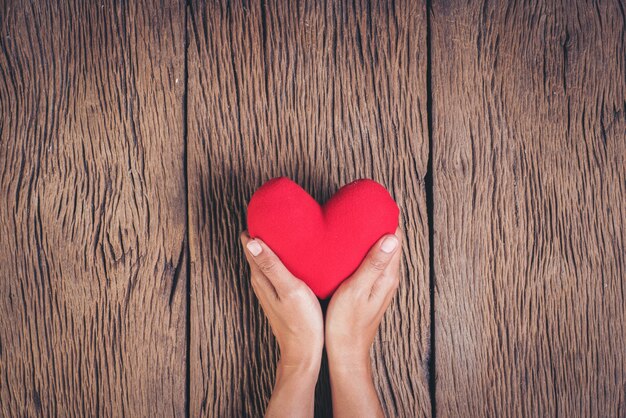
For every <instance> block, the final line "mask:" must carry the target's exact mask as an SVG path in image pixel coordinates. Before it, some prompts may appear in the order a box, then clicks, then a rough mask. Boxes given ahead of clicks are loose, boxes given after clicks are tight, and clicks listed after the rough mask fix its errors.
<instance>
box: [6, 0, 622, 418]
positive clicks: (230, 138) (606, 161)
mask: <svg viewBox="0 0 626 418" xmlns="http://www.w3.org/2000/svg"><path fill="white" fill-rule="evenodd" d="M625 9H626V4H624V3H623V1H620V0H610V1H596V2H585V1H583V0H576V1H563V2H552V1H548V0H538V1H535V2H509V3H505V2H489V1H486V0H484V1H474V0H470V1H456V0H454V1H453V0H449V1H448V0H433V1H432V2H418V1H411V0H395V1H367V2H365V1H334V2H330V1H328V2H322V1H319V2H318V1H315V2H302V3H300V2H290V1H286V0H266V1H261V2H259V1H253V2H242V1H222V2H217V1H216V2H202V1H199V0H198V1H196V0H191V1H190V2H188V3H185V2H183V1H171V2H167V1H165V2H155V1H150V0H141V1H123V2H113V1H111V0H104V1H99V2H89V1H88V2H84V1H82V0H73V1H65V2H37V1H34V2H21V1H10V0H0V110H1V112H0V197H1V199H0V415H2V416H37V415H43V416H50V415H57V416H58V415H60V416H94V415H104V416H125V415H128V416H153V415H158V416H193V417H195V416H208V417H231V416H233V417H238V416H260V415H262V413H263V410H264V407H265V405H266V403H267V401H268V399H269V396H270V393H271V388H272V384H273V380H274V371H275V370H274V369H275V365H276V360H277V354H278V353H277V346H276V343H275V340H274V339H273V337H272V334H271V330H270V328H269V326H268V324H267V322H266V320H265V318H264V316H263V314H262V311H261V309H260V307H259V305H258V303H257V301H256V299H255V297H254V294H253V292H252V290H251V287H250V286H249V285H248V274H249V272H248V269H247V266H246V263H245V258H244V256H243V254H242V252H241V248H240V244H239V240H238V235H239V232H240V231H241V230H243V229H244V228H245V213H246V204H247V201H248V199H249V198H250V196H251V194H252V193H253V192H254V190H255V189H256V188H257V187H258V186H260V185H261V184H262V183H263V182H264V181H266V180H268V179H269V178H272V177H274V176H279V175H286V176H289V177H291V178H293V179H294V180H295V181H297V182H298V183H300V184H301V185H302V186H303V187H304V188H305V189H307V190H308V191H309V192H310V193H311V194H312V195H313V196H314V197H315V198H316V199H318V200H319V201H324V200H326V199H328V197H329V196H331V195H332V194H333V193H334V192H335V191H336V190H337V189H338V188H339V187H341V186H342V185H343V184H346V183H349V182H350V181H352V180H354V179H357V178H359V177H370V178H373V179H375V180H377V181H379V182H381V183H382V184H384V185H385V186H386V187H387V188H388V189H389V191H390V193H391V194H392V196H393V197H394V198H395V199H396V201H397V202H398V204H399V206H400V208H401V225H402V227H403V229H404V231H405V235H406V236H407V240H406V245H405V247H404V249H403V251H404V263H403V268H402V282H401V286H400V289H399V292H398V295H397V296H396V298H395V299H394V302H393V303H392V305H391V307H390V309H389V312H388V313H387V314H386V316H385V319H384V321H383V324H382V326H381V331H380V333H379V336H378V337H377V340H376V342H375V345H374V349H373V350H372V361H373V364H374V371H375V383H376V387H377V389H378V391H379V394H380V397H381V399H382V403H383V408H384V409H385V411H386V413H387V414H388V416H402V417H404V416H406V417H415V416H427V417H434V416H445V417H456V416H472V417H474V416H475V417H483V416H523V417H527V416H563V417H579V416H580V417H586V416H589V417H626V203H625V202H626V162H625V157H626V41H625V36H626V13H625ZM331 410H332V405H331V402H330V392H329V382H328V370H327V365H326V363H324V364H323V367H322V372H321V374H320V379H319V384H318V387H317V398H316V415H318V416H329V415H330V414H331Z"/></svg>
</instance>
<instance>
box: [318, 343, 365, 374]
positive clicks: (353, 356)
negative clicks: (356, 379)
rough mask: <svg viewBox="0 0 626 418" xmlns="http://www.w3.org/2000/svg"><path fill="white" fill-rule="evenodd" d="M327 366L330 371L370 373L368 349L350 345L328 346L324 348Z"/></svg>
mask: <svg viewBox="0 0 626 418" xmlns="http://www.w3.org/2000/svg"><path fill="white" fill-rule="evenodd" d="M326 354H327V356H328V365H329V368H330V369H331V370H333V369H334V370H336V371H347V372H351V371H353V372H362V371H366V372H369V371H371V367H372V363H371V359H370V350H369V347H361V346H359V345H358V344H352V345H332V344H331V345H329V346H328V347H326Z"/></svg>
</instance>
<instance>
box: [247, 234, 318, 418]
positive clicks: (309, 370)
mask: <svg viewBox="0 0 626 418" xmlns="http://www.w3.org/2000/svg"><path fill="white" fill-rule="evenodd" d="M240 239H241V242H242V244H243V246H244V252H245V255H246V259H247V260H248V263H249V264H250V276H251V277H250V281H251V283H252V288H253V290H254V293H255V294H256V296H257V298H258V299H259V302H260V304H261V307H262V308H263V312H265V316H267V319H268V320H269V323H270V325H271V327H272V332H273V333H274V336H275V337H276V340H277V341H278V345H279V347H280V360H279V362H278V368H277V370H276V384H275V386H274V391H273V392H272V397H271V399H270V402H269V404H268V407H267V411H266V416H292V417H296V416H313V408H314V396H315V384H316V382H317V377H318V375H319V369H320V364H321V359H322V351H323V349H324V319H323V316H322V310H321V308H320V304H319V301H318V299H317V297H316V296H315V294H314V293H313V292H312V291H311V289H310V288H309V287H308V286H307V285H306V284H305V283H304V282H303V281H301V280H300V279H298V278H296V277H294V276H293V275H292V274H291V273H290V272H289V270H287V268H286V267H285V266H284V265H283V263H282V262H281V261H280V259H279V258H278V256H276V254H274V252H273V251H272V250H271V249H270V248H269V247H268V246H267V245H266V244H265V243H264V242H263V241H261V240H260V239H258V238H256V239H251V238H250V236H249V235H248V233H247V231H244V232H242V233H241V236H240Z"/></svg>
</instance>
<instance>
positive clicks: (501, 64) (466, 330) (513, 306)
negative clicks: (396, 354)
mask: <svg viewBox="0 0 626 418" xmlns="http://www.w3.org/2000/svg"><path fill="white" fill-rule="evenodd" d="M625 23H626V18H625V15H624V4H623V3H620V2H618V1H606V2H597V3H596V2H593V3H592V2H589V3H588V2H583V1H573V2H569V1H568V2H549V1H538V2H531V3H528V2H523V3H522V2H510V3H509V4H508V5H502V4H500V3H498V2H487V1H484V2H483V1H469V2H465V1H463V2H462V1H435V2H434V3H433V10H432V20H431V28H432V50H431V51H432V95H433V109H432V118H433V132H432V140H433V145H432V146H433V148H432V149H433V170H434V171H433V175H434V193H433V195H434V214H435V216H434V218H435V219H434V234H435V243H434V248H435V253H434V255H435V274H436V300H435V315H436V320H435V335H436V344H435V347H436V370H437V372H436V378H437V389H436V404H437V414H438V416H441V417H446V416H453V417H456V416H498V417H504V416H564V417H583V416H588V417H618V416H620V417H623V416H626V352H625V350H624V347H626V319H625V318H626V298H625V290H626V280H625V278H626V260H625V258H624V255H625V254H626V247H625V242H626V207H625V204H624V202H626V165H625V161H624V159H625V157H626V121H625V114H626V101H625V99H626V67H625V65H626V62H625V58H626V45H625V44H624V36H625Z"/></svg>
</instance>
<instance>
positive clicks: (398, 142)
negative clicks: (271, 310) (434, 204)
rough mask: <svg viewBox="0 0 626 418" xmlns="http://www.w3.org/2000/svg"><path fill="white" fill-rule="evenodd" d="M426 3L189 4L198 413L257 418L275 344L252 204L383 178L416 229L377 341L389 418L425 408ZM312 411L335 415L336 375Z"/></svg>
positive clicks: (323, 382)
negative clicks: (261, 289)
mask: <svg viewBox="0 0 626 418" xmlns="http://www.w3.org/2000/svg"><path fill="white" fill-rule="evenodd" d="M425 12H426V8H425V4H424V3H418V2H411V1H408V0H406V1H398V2H395V3H390V2H384V1H381V2H376V1H374V2H371V3H365V2H349V3H348V2H338V3H334V2H319V3H313V2H311V3H307V4H302V5H296V4H295V3H292V2H289V1H284V0H279V1H269V2H267V3H265V2H257V1H253V2H250V3H247V2H239V1H234V2H208V4H206V3H202V2H198V1H192V5H191V10H190V16H189V36H190V44H189V51H188V54H189V56H188V62H189V67H188V68H189V82H188V92H189V96H188V112H189V113H188V121H189V131H188V146H189V148H188V149H189V169H188V178H189V209H190V231H189V235H190V265H191V270H190V274H191V279H190V281H191V335H190V364H191V368H190V400H189V402H190V404H189V408H190V415H191V416H200V415H202V416H260V415H262V413H263V411H264V408H265V406H266V404H267V401H268V399H269V396H270V393H271V389H272V385H273V382H274V372H275V364H276V359H277V348H276V343H275V341H274V339H273V337H272V334H271V330H270V328H269V326H268V324H267V322H266V320H265V318H264V315H263V313H262V311H261V309H260V307H259V305H258V303H257V301H256V299H255V297H254V294H253V292H252V289H251V287H250V286H249V283H248V280H249V271H248V267H247V265H246V263H245V258H244V255H243V253H242V250H241V246H240V242H239V239H238V237H239V233H240V232H241V231H242V230H243V229H245V228H246V225H245V214H246V205H247V201H248V199H249V198H250V196H251V195H252V193H253V191H254V190H255V189H256V188H257V187H258V186H260V185H261V184H262V183H263V182H264V181H266V180H268V179H269V178H272V177H275V176H279V175H286V176H289V177H291V178H292V179H294V180H295V181H297V182H299V183H300V184H301V185H302V186H303V187H304V188H305V189H306V190H308V191H309V192H310V193H311V194H312V195H313V196H314V197H315V198H316V199H318V201H325V200H326V199H328V198H329V197H330V196H331V195H332V194H333V193H334V192H335V191H336V190H337V189H338V188H339V187H340V186H342V185H344V184H346V183H349V182H350V181H352V180H355V179H357V178H360V177H371V178H374V179H375V180H377V181H379V182H381V183H383V184H384V185H386V186H387V187H388V189H389V190H390V192H391V193H392V195H393V196H394V198H395V199H396V200H397V201H398V203H399V205H400V206H401V211H402V215H401V216H402V222H401V224H402V225H403V226H404V229H405V231H406V235H407V237H408V238H407V240H406V241H407V246H406V247H405V248H404V255H405V262H404V265H403V270H402V273H403V279H402V284H401V286H400V290H399V293H398V295H397V297H396V299H395V301H394V302H393V304H392V307H391V308H390V311H389V312H388V313H387V315H386V318H385V320H384V323H383V325H382V330H381V332H380V335H379V338H378V339H377V341H376V343H375V349H374V350H373V361H374V369H375V380H376V386H377V388H378V390H379V392H380V395H381V397H382V400H383V407H384V409H385V410H386V412H387V413H388V414H389V415H390V416H429V415H430V412H431V407H430V398H429V392H428V381H427V372H428V367H427V363H428V362H427V360H428V359H427V354H428V345H429V335H430V334H429V326H430V325H429V324H430V303H429V273H428V268H429V267H428V266H429V263H428V260H429V251H428V220H427V211H426V201H425V191H424V180H423V179H424V175H425V173H426V167H427V160H428V127H427V114H426V106H427V104H426V101H427V97H426V61H427V60H426V14H425ZM317 395H318V396H317V402H316V414H317V415H318V416H329V415H330V408H331V402H330V397H329V389H328V375H327V370H323V372H322V375H321V377H320V383H319V384H318V394H317Z"/></svg>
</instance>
